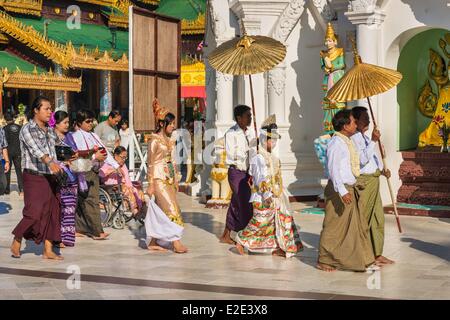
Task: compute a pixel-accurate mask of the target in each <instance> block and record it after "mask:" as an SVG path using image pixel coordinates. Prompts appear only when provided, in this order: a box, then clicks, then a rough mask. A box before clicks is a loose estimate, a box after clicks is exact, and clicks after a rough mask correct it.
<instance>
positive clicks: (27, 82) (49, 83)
mask: <svg viewBox="0 0 450 320" xmlns="http://www.w3.org/2000/svg"><path fill="white" fill-rule="evenodd" d="M81 83H82V80H81V77H80V78H72V77H67V76H63V75H57V74H55V73H53V72H52V71H51V70H50V71H49V72H48V73H38V72H37V70H36V68H35V70H34V71H33V72H32V73H29V72H23V71H21V70H20V69H18V68H17V70H16V71H14V72H12V73H10V72H9V71H8V69H7V68H4V69H2V70H1V72H0V92H1V91H2V87H5V88H15V89H36V90H62V91H75V92H80V91H81Z"/></svg>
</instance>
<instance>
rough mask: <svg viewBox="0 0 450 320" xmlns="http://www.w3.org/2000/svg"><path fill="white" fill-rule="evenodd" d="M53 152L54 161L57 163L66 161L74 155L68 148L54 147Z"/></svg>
mask: <svg viewBox="0 0 450 320" xmlns="http://www.w3.org/2000/svg"><path fill="white" fill-rule="evenodd" d="M55 151H56V159H58V161H68V160H70V159H71V158H72V157H73V155H74V154H75V152H73V150H72V148H71V147H69V146H55Z"/></svg>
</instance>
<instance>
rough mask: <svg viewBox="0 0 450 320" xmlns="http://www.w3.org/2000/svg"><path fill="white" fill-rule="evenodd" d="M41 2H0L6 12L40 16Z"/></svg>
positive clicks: (28, 0)
mask: <svg viewBox="0 0 450 320" xmlns="http://www.w3.org/2000/svg"><path fill="white" fill-rule="evenodd" d="M42 2H43V0H0V6H1V7H3V8H4V9H5V10H6V11H10V12H16V13H21V14H28V15H33V16H38V17H40V16H41V12H42Z"/></svg>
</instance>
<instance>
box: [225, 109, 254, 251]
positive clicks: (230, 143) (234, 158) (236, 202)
mask: <svg viewBox="0 0 450 320" xmlns="http://www.w3.org/2000/svg"><path fill="white" fill-rule="evenodd" d="M234 119H235V120H236V124H235V125H234V126H232V127H231V128H230V129H228V131H227V132H226V133H225V149H226V153H227V158H226V164H227V165H228V166H229V169H228V182H229V183H230V187H231V190H232V192H233V194H232V196H231V202H230V207H229V208H228V212H227V221H226V225H225V230H224V231H223V234H222V236H221V238H220V242H223V243H229V244H234V241H233V240H232V239H231V237H230V233H231V231H236V232H239V231H240V230H242V229H244V228H245V227H246V226H247V224H248V222H249V221H250V219H251V218H252V216H253V208H252V204H251V203H250V195H251V191H250V185H249V178H250V175H249V174H248V169H249V159H250V157H251V156H252V155H253V154H254V152H255V151H254V147H255V146H256V139H255V137H254V134H252V133H251V132H250V130H249V129H248V127H249V126H250V124H251V123H252V114H251V111H250V107H248V106H246V105H238V106H236V107H235V108H234Z"/></svg>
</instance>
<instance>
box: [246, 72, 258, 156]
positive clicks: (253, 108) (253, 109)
mask: <svg viewBox="0 0 450 320" xmlns="http://www.w3.org/2000/svg"><path fill="white" fill-rule="evenodd" d="M248 78H249V79H250V94H251V97H252V113H253V127H254V128H255V135H256V151H257V152H258V151H259V137H258V129H257V128H256V110H255V97H254V96H253V82H252V75H251V74H249V75H248Z"/></svg>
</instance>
